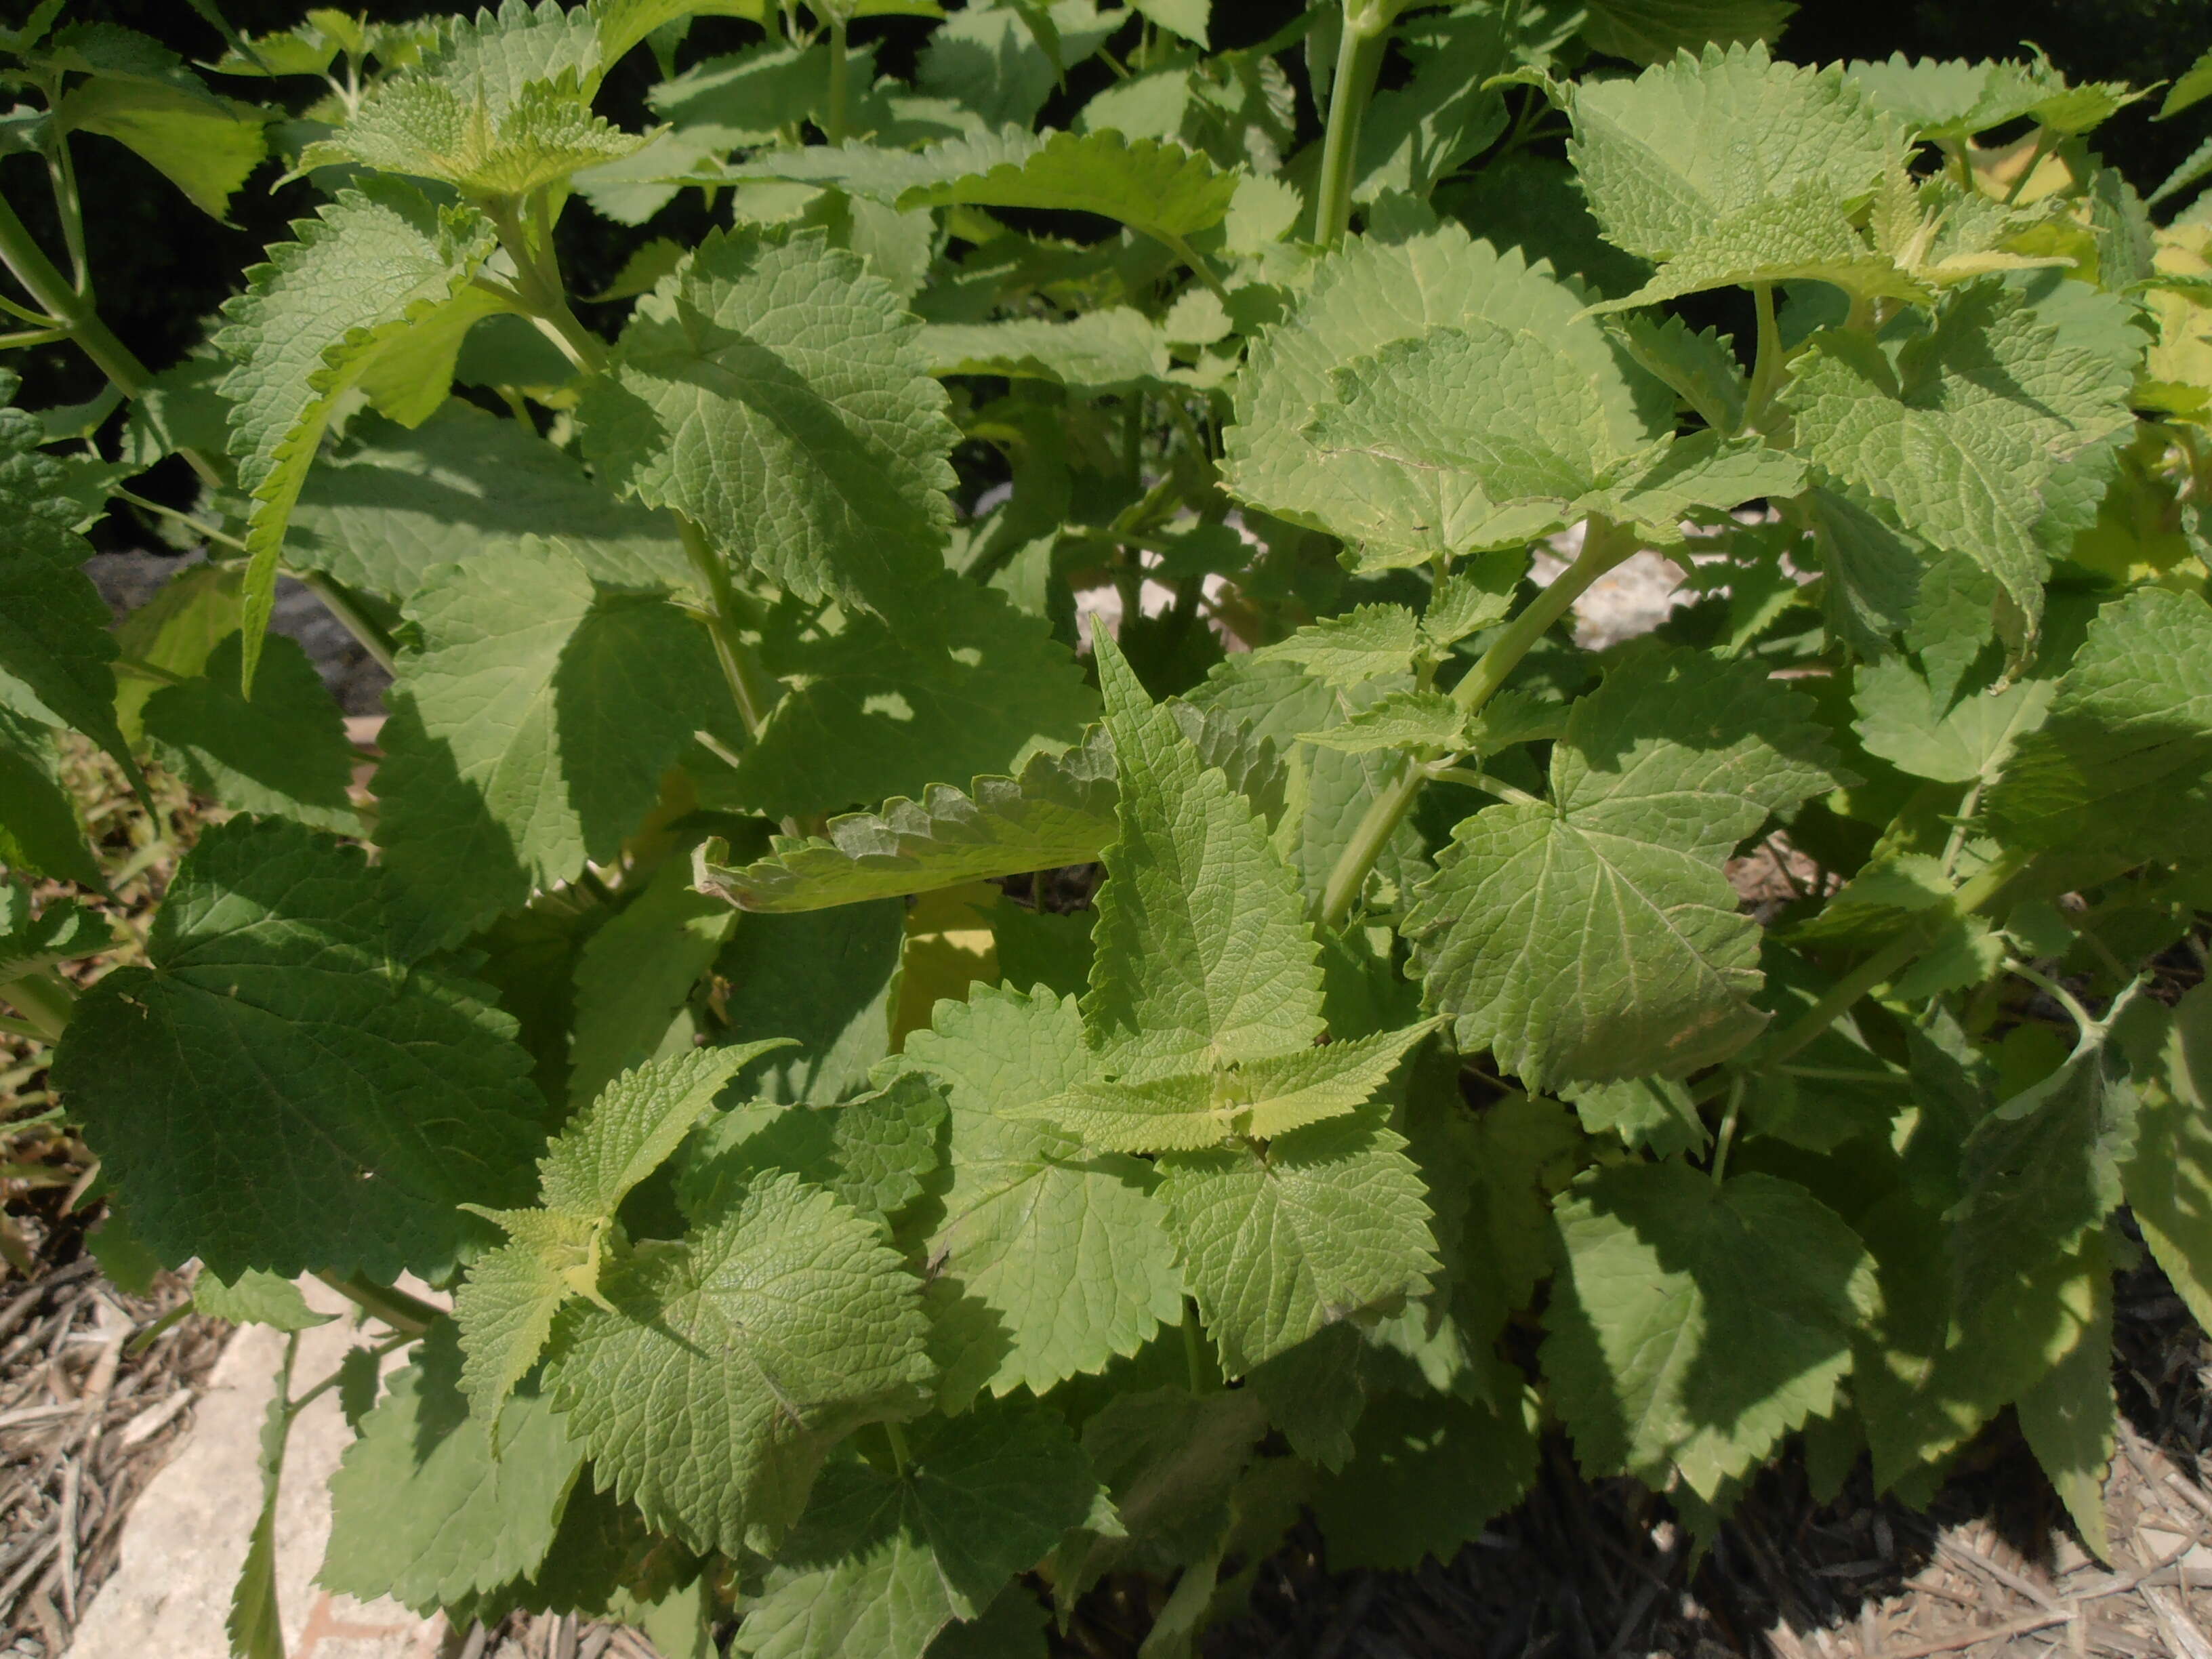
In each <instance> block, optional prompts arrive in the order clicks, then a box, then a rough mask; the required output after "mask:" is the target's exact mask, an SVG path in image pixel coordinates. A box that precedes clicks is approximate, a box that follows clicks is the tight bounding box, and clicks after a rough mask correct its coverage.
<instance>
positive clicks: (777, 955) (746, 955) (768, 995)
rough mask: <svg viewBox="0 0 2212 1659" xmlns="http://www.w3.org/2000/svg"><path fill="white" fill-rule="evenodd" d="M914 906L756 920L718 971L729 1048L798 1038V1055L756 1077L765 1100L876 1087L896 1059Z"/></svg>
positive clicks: (743, 929)
mask: <svg viewBox="0 0 2212 1659" xmlns="http://www.w3.org/2000/svg"><path fill="white" fill-rule="evenodd" d="M905 945H906V907H905V906H904V905H902V904H900V903H898V902H896V901H894V900H884V899H873V900H869V901H866V902H862V903H859V904H848V905H841V906H839V907H838V908H836V909H833V910H819V911H814V912H811V913H810V914H807V915H793V916H752V917H748V918H745V919H744V920H743V921H739V923H738V928H737V932H736V934H735V935H734V936H733V937H732V939H731V940H730V943H729V945H727V946H726V948H725V949H724V951H723V952H722V954H721V956H720V958H719V959H718V960H717V962H716V963H715V971H716V975H717V977H719V978H720V979H721V980H722V981H725V982H726V985H727V986H728V987H729V988H728V990H727V992H726V994H725V995H724V996H723V998H722V999H721V1012H722V1017H723V1018H724V1020H725V1021H726V1030H725V1031H724V1032H723V1036H724V1037H725V1039H726V1040H727V1041H730V1042H748V1041H750V1040H752V1039H754V1038H757V1037H766V1036H788V1037H793V1038H796V1039H797V1040H798V1042H799V1052H798V1054H796V1055H794V1056H792V1057H790V1058H787V1059H785V1058H779V1059H775V1060H770V1061H769V1063H767V1064H766V1065H763V1066H761V1067H759V1068H758V1069H757V1070H756V1071H754V1072H753V1073H751V1074H750V1076H749V1077H748V1078H747V1079H746V1085H747V1086H748V1087H749V1088H750V1089H751V1090H752V1091H753V1092H754V1093H755V1094H756V1095H757V1096H758V1097H760V1098H761V1099H763V1100H766V1101H775V1102H782V1101H791V1100H813V1101H831V1100H839V1099H842V1098H843V1097H845V1096H847V1095H848V1094H852V1093H854V1091H858V1090H859V1089H860V1088H862V1087H864V1086H865V1085H866V1083H867V1082H868V1079H869V1074H870V1073H871V1071H872V1069H873V1067H874V1066H875V1065H876V1062H877V1061H878V1060H882V1059H883V1058H884V1055H886V1054H889V1053H890V1042H891V1022H892V1019H893V1018H894V1016H895V1014H896V1011H897V1008H898V1000H899V980H900V975H901V971H902V969H901V963H902V951H904V949H905Z"/></svg>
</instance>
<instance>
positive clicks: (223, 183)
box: [54, 76, 269, 220]
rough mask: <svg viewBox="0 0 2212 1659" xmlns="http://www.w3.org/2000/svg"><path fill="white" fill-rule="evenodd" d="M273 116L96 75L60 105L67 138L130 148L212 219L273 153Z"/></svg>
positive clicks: (196, 94) (57, 112) (201, 92)
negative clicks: (95, 137) (97, 138)
mask: <svg viewBox="0 0 2212 1659" xmlns="http://www.w3.org/2000/svg"><path fill="white" fill-rule="evenodd" d="M267 119H268V117H267V115H266V114H265V113H264V112H263V111H262V110H260V109H258V108H257V107H256V106H253V105H252V104H240V103H236V102H234V101H233V100H229V99H228V98H216V97H213V96H212V95H210V94H209V93H208V92H207V91H206V90H205V89H204V88H200V89H197V90H194V91H186V90H185V89H183V88H179V87H173V86H161V85H152V84H149V83H147V82H137V81H125V80H117V79H109V78H107V77H105V76H94V77H92V78H91V79H89V80H86V81H82V82H78V83H77V84H76V86H74V87H72V88H70V90H69V91H68V92H67V93H66V94H64V95H63V97H62V100H61V101H60V102H59V103H58V104H57V105H56V106H54V122H55V125H56V126H57V128H58V129H59V130H61V131H77V132H96V133H99V134H100V135H101V136H102V137H107V138H112V139H114V140H116V141H117V142H118V143H122V144H125V145H128V146H129V147H130V149H131V150H133V151H134V152H135V153H136V154H137V155H139V156H140V157H142V158H143V160H145V161H148V162H149V163H151V164H152V165H153V166H154V167H157V168H159V169H160V170H161V173H162V174H163V175H164V176H165V177H166V178H167V179H168V180H169V182H170V183H171V184H173V185H176V187H177V188H178V189H179V190H181V191H184V193H185V196H186V197H189V198H190V199H191V204H192V205H193V206H194V207H197V209H199V210H200V211H201V212H203V213H204V214H206V215H207V216H209V217H210V218H212V219H217V220H220V219H222V218H223V217H224V216H225V215H226V214H227V213H228V211H229V209H230V198H231V197H232V196H233V195H234V194H235V193H236V191H237V190H238V187H239V186H240V185H242V184H244V183H245V182H246V175H248V174H249V173H252V171H253V169H254V168H255V167H258V166H260V164H261V161H262V158H263V157H264V156H265V155H268V153H269V144H268V140H267V138H266V137H264V132H265V130H266V129H265V127H264V123H265V122H266V121H267Z"/></svg>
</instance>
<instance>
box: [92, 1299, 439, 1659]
mask: <svg viewBox="0 0 2212 1659" xmlns="http://www.w3.org/2000/svg"><path fill="white" fill-rule="evenodd" d="M301 1289H302V1290H303V1291H305V1292H306V1293H307V1300H308V1302H309V1303H310V1304H312V1305H313V1307H314V1308H315V1310H317V1311H318V1312H324V1313H340V1314H341V1315H342V1316H341V1317H340V1318H339V1319H337V1321H335V1322H332V1323H331V1324H328V1325H319V1326H317V1327H316V1328H314V1329H313V1330H311V1331H308V1332H306V1333H305V1334H302V1335H301V1339H300V1353H299V1358H298V1359H297V1361H296V1362H295V1369H294V1371H293V1380H292V1391H293V1393H294V1394H295V1395H298V1394H301V1393H304V1392H305V1391H306V1390H307V1389H309V1388H311V1387H313V1385H314V1384H315V1383H319V1382H320V1381H321V1380H322V1379H323V1378H324V1377H325V1376H328V1375H329V1374H330V1373H331V1371H332V1370H335V1369H336V1368H337V1363H338V1360H339V1359H340V1358H342V1357H343V1355H344V1353H345V1351H346V1350H347V1348H349V1346H353V1344H354V1343H355V1341H356V1340H357V1332H356V1327H355V1325H354V1322H353V1320H352V1318H351V1316H350V1315H351V1304H348V1303H346V1302H344V1301H343V1300H342V1299H340V1298H339V1297H337V1295H336V1294H335V1293H334V1292H332V1291H329V1290H327V1289H325V1287H324V1286H323V1285H319V1284H318V1283H316V1282H315V1281H313V1279H303V1280H301ZM283 1352H284V1338H283V1334H281V1333H279V1332H276V1331H274V1330H271V1329H270V1328H268V1327H266V1326H264V1325H248V1326H245V1327H243V1328H240V1330H239V1331H238V1332H237V1333H236V1334H234V1336H232V1338H231V1340H230V1342H229V1345H228V1346H227V1347H225V1348H224V1350H223V1352H222V1358H221V1359H219V1360H217V1361H216V1367H215V1370H213V1371H212V1372H210V1374H209V1376H208V1381H207V1384H206V1387H205V1388H204V1390H203V1392H202V1395H201V1397H200V1399H199V1401H197V1407H196V1409H197V1417H196V1419H195V1420H194V1422H193V1425H192V1429H191V1435H190V1437H188V1438H187V1439H186V1441H185V1445H184V1449H182V1450H181V1451H179V1453H178V1454H177V1455H176V1457H175V1458H174V1459H173V1461H172V1462H170V1463H169V1464H168V1466H167V1468H164V1469H163V1470H162V1471H161V1473H160V1474H158V1475H156V1476H155V1478H154V1480H153V1481H152V1482H151V1483H150V1484H149V1486H147V1488H146V1490H145V1491H144V1492H143V1493H141V1494H140V1496H139V1498H138V1501H137V1504H135V1505H133V1507H132V1509H131V1517H130V1519H129V1520H128V1521H127V1522H125V1523H124V1528H123V1547H122V1551H121V1553H120V1555H119V1557H118V1561H117V1565H116V1569H115V1572H114V1574H113V1576H112V1577H110V1578H109V1579H108V1581H107V1582H106V1583H105V1584H103V1585H102V1586H100V1590H99V1593H98V1594H97V1595H94V1598H93V1601H92V1605H91V1606H90V1607H88V1608H87V1609H86V1611H85V1616H84V1620H83V1622H82V1624H80V1625H79V1626H77V1631H76V1639H75V1641H74V1642H73V1643H72V1644H70V1650H69V1655H68V1659H154V1656H159V1659H229V1655H230V1638H229V1637H228V1634H227V1633H226V1632H224V1629H223V1620H224V1619H225V1617H226V1615H227V1614H228V1613H229V1611H230V1592H231V1586H232V1585H233V1584H234V1583H236V1582H237V1579H238V1570H239V1568H240V1565H242V1564H243V1563H244V1561H245V1559H246V1543H247V1541H248V1538H249V1536H250V1534H252V1530H253V1522H254V1517H255V1516H256V1515H258V1513H259V1511H260V1508H261V1474H260V1470H259V1468H258V1466H257V1463H256V1459H257V1457H258V1453H259V1445H260V1437H261V1422H262V1418H263V1415H264V1413H266V1411H267V1410H268V1407H269V1401H270V1397H271V1395H272V1394H273V1392H274V1389H275V1383H276V1367H277V1364H278V1362H279V1361H280V1360H281V1359H282V1358H283ZM352 1438H353V1434H352V1431H351V1430H349V1429H348V1428H347V1427H346V1425H345V1419H344V1418H343V1416H342V1415H341V1414H340V1413H339V1411H338V1403H337V1390H336V1389H332V1390H331V1391H330V1392H329V1393H326V1394H325V1395H323V1396H322V1397H321V1398H319V1399H318V1400H317V1401H315V1402H314V1403H313V1405H311V1406H309V1407H307V1410H306V1411H304V1412H302V1413H301V1414H300V1417H299V1419H298V1420H297V1421H296V1422H295V1423H294V1424H293V1425H292V1437H291V1444H290V1449H289V1451H288V1452H287V1454H286V1456H285V1462H284V1481H283V1487H282V1489H281V1491H280V1494H279V1497H278V1498H277V1510H276V1593H277V1602H278V1607H279V1608H280V1610H281V1613H282V1615H283V1627H284V1646H285V1652H286V1654H287V1655H288V1659H436V1656H437V1654H438V1652H439V1650H440V1647H441V1644H442V1642H443V1640H444V1638H445V1621H444V1620H424V1619H418V1618H416V1616H415V1615H414V1614H413V1613H409V1612H408V1611H407V1610H406V1609H405V1608H404V1607H400V1606H399V1605H398V1603H397V1602H393V1601H377V1602H374V1603H370V1604H368V1605H363V1604H362V1602H359V1601H355V1600H354V1599H353V1598H352V1597H351V1596H347V1595H331V1593H330V1592H329V1591H327V1590H325V1589H320V1588H319V1587H318V1586H317V1585H316V1584H315V1583H314V1582H313V1580H314V1575H315V1571H316V1569H317V1568H319V1566H321V1565H322V1560H323V1549H324V1547H325V1545H326V1544H327V1543H328V1542H329V1541H330V1535H331V1500H330V1490H329V1486H330V1478H331V1471H332V1470H334V1469H335V1468H337V1463H338V1458H339V1457H340V1455H342V1454H343V1452H344V1450H345V1449H346V1447H347V1446H348V1444H349V1443H351V1441H352Z"/></svg>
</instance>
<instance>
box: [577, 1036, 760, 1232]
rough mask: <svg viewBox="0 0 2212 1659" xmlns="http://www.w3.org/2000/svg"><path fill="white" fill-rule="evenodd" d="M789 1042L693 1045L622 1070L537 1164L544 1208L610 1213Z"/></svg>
mask: <svg viewBox="0 0 2212 1659" xmlns="http://www.w3.org/2000/svg"><path fill="white" fill-rule="evenodd" d="M788 1046H790V1045H789V1042H788V1040H787V1039H772V1040H770V1041H768V1042H748V1043H744V1044H740V1045H738V1046H737V1047H735V1048H694V1049H691V1050H690V1051H688V1052H686V1053H684V1054H678V1055H677V1056H676V1057H675V1058H673V1059H671V1060H661V1061H659V1062H657V1063H655V1064H653V1065H650V1066H640V1067H639V1068H638V1069H637V1070H636V1071H634V1072H625V1073H623V1074H622V1075H621V1076H620V1077H618V1078H617V1079H615V1080H614V1081H613V1082H612V1083H610V1084H609V1085H607V1087H606V1089H605V1092H603V1093H602V1094H601V1095H600V1096H599V1098H598V1099H597V1100H596V1101H594V1102H593V1103H592V1109H591V1111H590V1112H589V1114H587V1115H586V1117H585V1118H584V1120H583V1121H582V1122H580V1123H579V1124H577V1125H576V1126H575V1127H574V1128H571V1129H569V1130H568V1131H566V1132H565V1133H562V1135H561V1136H560V1137H559V1138H558V1139H556V1140H555V1141H554V1142H553V1144H552V1146H550V1147H549V1148H548V1149H547V1151H546V1153H545V1156H544V1158H543V1159H541V1160H540V1161H539V1164H538V1169H539V1171H540V1173H541V1175H542V1176H543V1178H544V1193H545V1205H546V1207H547V1208H549V1209H554V1210H565V1211H568V1212H570V1213H571V1214H574V1215H581V1216H611V1215H613V1214H614V1212H615V1211H616V1210H617V1208H618V1207H619V1206H621V1204H622V1201H623V1199H624V1198H625V1197H627V1196H628V1195H629V1191H630V1189H631V1188H633V1187H635V1186H636V1185H637V1183H638V1182H641V1181H642V1180H644V1179H645V1178H646V1176H649V1175H651V1174H652V1173H653V1171H654V1170H657V1169H659V1167H660V1166H661V1164H663V1163H665V1162H666V1161H667V1158H668V1157H669V1155H670V1154H671V1152H674V1151H675V1150H676V1148H677V1146H678V1144H679V1143H680V1142H681V1141H682V1140H683V1139H684V1136H685V1135H687V1134H689V1133H690V1130H691V1126H692V1125H693V1124H694V1123H696V1122H697V1121H698V1120H699V1116H700V1115H701V1114H702V1113H703V1112H704V1111H705V1110H706V1109H708V1107H709V1106H711V1105H713V1104H714V1097H715V1095H716V1094H718V1093H720V1091H721V1089H722V1086H723V1085H725V1084H726V1083H728V1082H729V1080H730V1079H732V1077H734V1076H736V1075H737V1073H738V1072H739V1071H741V1070H743V1069H744V1066H746V1065H747V1064H748V1063H750V1061H751V1060H755V1059H757V1057H758V1056H760V1055H761V1054H766V1053H767V1052H769V1050H770V1049H773V1048H786V1047H788Z"/></svg>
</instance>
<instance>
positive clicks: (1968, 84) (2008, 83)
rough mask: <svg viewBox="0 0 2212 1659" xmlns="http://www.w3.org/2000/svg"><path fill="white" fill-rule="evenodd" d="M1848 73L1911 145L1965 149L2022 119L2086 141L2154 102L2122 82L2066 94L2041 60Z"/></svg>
mask: <svg viewBox="0 0 2212 1659" xmlns="http://www.w3.org/2000/svg"><path fill="white" fill-rule="evenodd" d="M1846 72H1847V73H1848V74H1849V75H1850V79H1851V80H1852V82H1854V83H1856V84H1857V86H1859V87H1861V88H1864V89H1865V91H1866V92H1867V93H1868V94H1869V96H1871V97H1872V98H1873V99H1874V100H1875V103H1877V104H1878V105H1880V106H1881V107H1882V108H1883V109H1884V110H1887V112H1890V113H1891V114H1893V115H1894V116H1895V117H1897V118H1899V120H1901V121H1903V122H1904V123H1905V126H1906V128H1907V129H1908V130H1909V131H1911V134H1912V136H1913V137H1916V138H1932V139H1935V140H1936V141H1938V142H1947V143H1954V144H1960V145H1964V144H1965V143H1967V142H1968V141H1970V140H1971V139H1972V138H1973V137H1975V135H1976V134H1978V133H1983V132H1987V131H1989V130H1990V128H1992V127H2000V126H2002V125H2005V124H2006V123H2007V122H2010V121H2017V120H2020V119H2021V118H2023V117H2027V118H2032V119H2033V121H2034V122H2035V123H2036V125H2039V126H2047V127H2049V128H2050V129H2051V131H2052V132H2053V133H2054V134H2057V135H2062V136H2065V135H2075V134H2080V133H2084V132H2087V131H2089V129H2090V128H2092V127H2094V126H2097V125H2100V124H2102V123H2103V122H2104V121H2106V120H2107V119H2109V118H2111V117H2112V116H2113V115H2115V114H2117V113H2118V112H2119V111H2121V110H2123V109H2124V108H2126V107H2127V106H2129V105H2130V104H2132V103H2134V102H2135V101H2136V100H2137V99H2139V98H2144V97H2148V95H2149V94H2148V92H2130V90H2129V88H2127V86H2126V85H2125V84H2124V83H2123V82H2111V81H2106V82H2089V83H2087V84H2086V85H2082V86H2079V87H2069V86H2068V85H2067V84H2066V77H2065V76H2063V75H2062V74H2060V73H2059V72H2058V71H2057V70H2055V69H2053V68H2052V67H2051V60H2050V59H2049V58H2045V57H2044V56H2042V54H2041V53H2038V54H2037V55H2036V57H2035V58H2033V59H2032V60H2030V61H2029V62H2027V63H2021V62H2019V61H2018V60H2006V61H2004V62H2000V63H1988V62H1984V63H1978V64H1969V63H1965V62H1962V61H1960V60H1959V59H1957V58H1953V59H1950V60H1948V61H1942V60H1938V59H1936V58H1917V59H1908V58H1906V57H1905V54H1904V53H1903V52H1893V53H1892V54H1891V55H1890V57H1889V58H1888V59H1887V61H1886V62H1883V63H1879V64H1875V63H1866V62H1859V63H1854V64H1849V65H1847V66H1846ZM2161 113H2163V112H2161Z"/></svg>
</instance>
